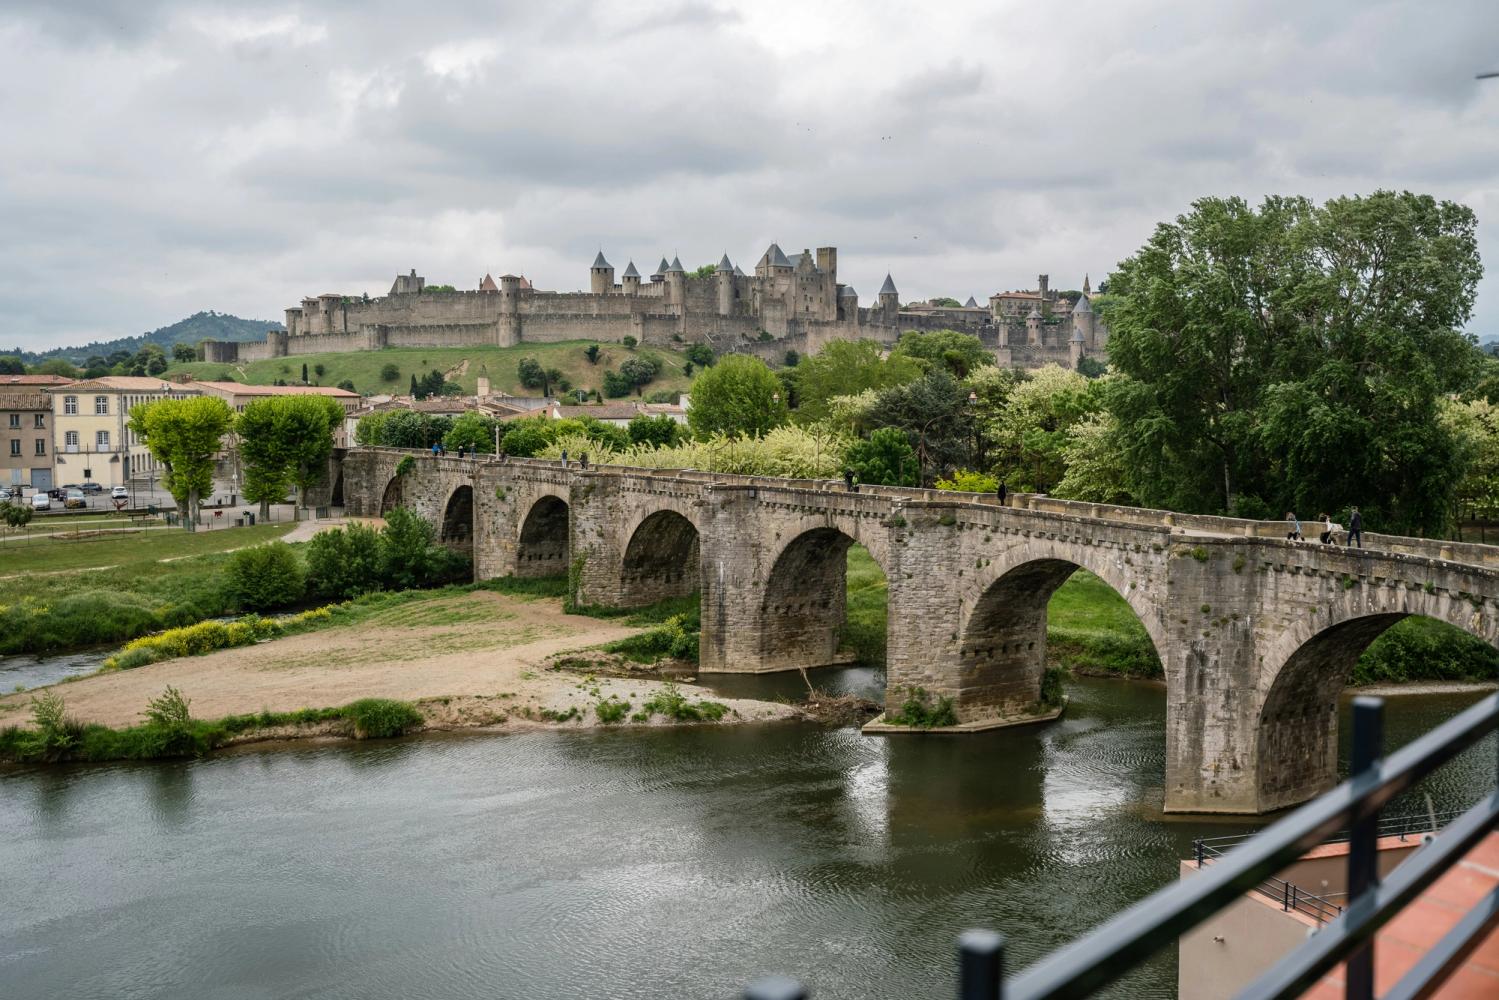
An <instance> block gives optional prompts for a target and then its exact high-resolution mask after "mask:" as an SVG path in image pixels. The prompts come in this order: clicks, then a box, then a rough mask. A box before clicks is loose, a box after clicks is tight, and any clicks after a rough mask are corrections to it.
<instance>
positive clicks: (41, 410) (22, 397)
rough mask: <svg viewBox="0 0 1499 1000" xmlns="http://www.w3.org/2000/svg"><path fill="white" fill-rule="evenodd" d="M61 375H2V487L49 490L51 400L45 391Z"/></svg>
mask: <svg viewBox="0 0 1499 1000" xmlns="http://www.w3.org/2000/svg"><path fill="white" fill-rule="evenodd" d="M72 381H73V380H72V379H70V378H64V377H63V376H61V375H0V486H11V487H16V486H30V487H32V488H33V489H38V490H50V489H51V488H52V487H53V485H54V483H53V480H52V453H53V448H52V400H50V399H48V398H47V394H46V393H45V392H44V391H43V390H44V389H46V388H49V387H51V386H55V385H67V384H69V383H70V382H72Z"/></svg>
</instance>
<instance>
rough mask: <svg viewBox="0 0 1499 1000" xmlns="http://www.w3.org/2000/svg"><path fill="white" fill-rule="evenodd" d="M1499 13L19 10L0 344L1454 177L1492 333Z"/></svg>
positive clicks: (986, 285) (92, 6)
mask: <svg viewBox="0 0 1499 1000" xmlns="http://www.w3.org/2000/svg"><path fill="white" fill-rule="evenodd" d="M1485 69H1499V3H1495V2H1494V0H1452V2H1446V3H1440V4H1438V3H1431V2H1420V0H1411V2H1389V3H1378V2H1371V0H1348V2H1333V0H1321V2H1316V3H1308V2H1306V0H1294V2H1291V0H1257V2H1244V3H1235V4H1228V3H1186V2H1181V3H1164V2H1156V3H1150V2H1133V3H1119V2H1117V0H1099V2H1076V3H1055V4H1040V3H1035V2H1027V3H1008V2H1007V3H994V2H992V0H990V2H976V3H953V2H944V3H921V4H917V3H911V4H906V3H889V2H879V0H859V2H841V0H840V2H832V3H822V2H816V0H802V2H798V3H782V2H776V0H757V2H755V3H750V4H739V3H726V2H718V0H713V2H709V0H661V2H657V0H644V2H639V3H632V4H628V5H617V6H616V5H608V4H596V3H587V2H582V0H548V2H545V3H535V2H532V3H494V4H482V3H478V4H476V3H473V2H472V0H470V2H467V3H448V2H445V0H429V2H426V3H422V4H417V5H412V4H410V3H406V2H403V3H390V2H385V0H369V2H364V0H361V2H352V0H351V2H348V3H322V4H283V3H270V4H258V3H253V2H251V3H237V4H234V5H232V6H223V7H217V6H214V5H209V4H202V3H186V2H173V0H96V2H85V0H69V2H67V3H66V4H59V3H56V2H55V0H37V2H29V0H20V2H18V0H8V2H7V3H6V4H5V6H4V8H3V9H0V125H3V136H4V142H3V149H4V155H3V156H0V213H3V214H0V219H3V221H0V303H3V305H4V315H3V320H0V324H3V325H0V346H11V345H15V344H18V343H19V344H20V345H22V346H25V347H29V348H37V349H39V348H45V347H51V346H61V345H64V344H70V343H79V342H83V341H87V340H92V339H98V338H109V337H116V336H124V335H130V334H135V333H140V332H142V331H144V330H148V329H151V328H154V327H157V326H160V325H163V324H165V323H169V322H172V321H174V320H177V319H180V318H181V317H183V316H185V315H187V314H189V313H192V312H195V311H197V310H199V309H217V310H220V311H224V312H232V313H236V314H238V315H241V316H253V317H259V318H266V319H279V318H280V317H281V310H282V309H284V308H285V307H286V306H289V305H294V304H295V303H296V302H297V301H299V300H300V299H301V298H302V296H304V295H309V294H317V293H320V292H330V291H337V292H346V293H359V292H366V291H367V292H369V293H370V294H372V295H378V294H383V293H384V292H385V291H386V289H388V288H389V286H390V282H391V279H392V277H393V276H394V275H395V274H396V273H397V272H405V271H406V270H408V269H410V268H413V267H414V268H416V270H417V271H418V273H420V274H423V275H425V276H426V277H427V278H428V280H429V281H433V282H444V283H452V284H454V285H457V286H459V287H460V288H463V287H467V288H472V287H474V286H475V285H476V284H477V282H478V280H479V278H480V277H481V276H482V275H483V274H484V273H485V271H492V272H493V273H495V274H500V273H503V272H506V271H510V272H516V273H524V274H526V275H527V276H528V277H530V278H531V279H532V280H533V281H535V283H536V285H537V287H538V288H550V289H558V290H573V289H577V288H581V287H585V286H586V284H587V268H588V264H589V263H590V261H591V260H592V257H593V254H594V252H595V251H596V250H597V249H599V248H600V247H602V248H603V249H604V252H605V254H606V255H607V256H608V257H609V259H610V261H611V262H612V263H613V264H614V265H615V267H616V269H618V270H623V268H624V265H625V263H626V261H628V260H630V259H632V258H633V259H634V261H635V263H636V265H637V266H639V267H640V268H641V270H642V271H649V270H650V269H651V267H653V266H654V264H655V263H656V261H657V259H658V258H659V257H661V256H662V255H663V254H664V255H666V256H668V257H670V256H671V255H673V254H680V256H681V258H682V262H683V263H684V264H685V265H687V266H688V267H695V266H697V265H699V264H703V263H708V262H714V261H717V260H718V257H719V255H720V254H722V253H724V252H725V251H727V252H728V254H729V255H730V257H731V258H732V259H733V260H734V261H735V262H736V263H741V264H743V265H744V266H745V268H746V270H748V268H749V267H750V266H751V265H753V263H754V261H755V259H756V258H757V257H758V256H759V254H760V253H761V251H763V250H764V248H765V246H766V244H768V243H769V242H770V241H771V240H776V241H779V242H780V244H781V246H782V247H783V248H784V249H786V250H787V251H788V252H790V251H795V250H800V249H802V248H803V247H815V246H817V245H819V244H832V245H836V246H837V247H838V248H839V272H840V276H841V278H842V280H844V281H846V282H849V283H851V284H853V285H854V286H855V287H856V288H857V289H858V290H859V292H860V296H861V300H862V301H863V302H864V303H865V304H869V303H870V302H871V301H872V299H873V295H874V292H875V291H876V290H877V289H878V287H879V285H880V282H881V281H882V280H883V277H884V274H885V272H886V271H887V270H889V271H891V272H892V273H893V274H894V277H895V281H896V284H897V285H898V287H899V288H900V291H901V296H902V298H903V299H908V300H909V299H916V298H925V297H928V296H932V295H952V296H955V297H958V298H966V297H967V296H969V295H975V296H978V297H979V298H980V299H981V300H982V299H983V298H984V297H985V296H987V295H989V294H990V293H992V292H995V291H999V290H1004V289H1008V288H1018V287H1028V286H1030V285H1031V284H1032V283H1033V282H1034V279H1035V275H1036V274H1037V273H1038V272H1040V271H1045V272H1048V273H1049V274H1050V275H1051V279H1052V284H1053V285H1054V286H1057V287H1063V288H1070V287H1077V286H1078V285H1080V284H1081V282H1082V276H1083V273H1084V272H1085V271H1086V272H1091V274H1092V276H1093V279H1094V282H1095V283H1096V282H1097V281H1098V279H1099V277H1100V276H1102V275H1104V274H1106V273H1107V272H1108V271H1109V270H1111V269H1112V268H1113V266H1114V265H1115V263H1117V262H1118V261H1119V260H1120V259H1121V258H1123V257H1125V256H1127V255H1128V254H1130V253H1131V252H1132V251H1133V250H1134V249H1136V248H1137V247H1138V246H1139V245H1140V244H1141V243H1142V242H1143V241H1144V239H1145V238H1146V237H1147V236H1148V235H1149V233H1150V230H1151V228H1152V227H1153V226H1154V225H1155V223H1157V222H1158V221H1161V220H1163V219H1168V218H1171V217H1173V216H1175V215H1176V214H1177V213H1179V212H1181V211H1183V210H1184V209H1185V208H1186V207H1187V205H1188V203H1189V202H1190V201H1191V199H1192V198H1194V197H1197V196H1200V195H1207V194H1220V195H1229V194H1239V195H1243V196H1245V197H1247V198H1249V199H1251V200H1258V199H1259V198H1260V197H1261V196H1263V195H1265V194H1268V193H1282V194H1306V195H1309V196H1312V197H1315V198H1318V199H1322V198H1326V197H1329V196H1333V195H1337V194H1344V193H1360V192H1368V191H1372V190H1374V189H1376V188H1379V187H1390V188H1397V189H1402V188H1408V189H1411V190H1416V191H1422V192H1427V193H1430V194H1433V195H1437V196H1439V197H1443V198H1451V199H1455V200H1458V201H1461V202H1464V203H1466V204H1467V205H1469V206H1471V207H1472V208H1473V210H1474V211H1475V212H1476V213H1477V214H1478V218H1479V227H1480V228H1479V236H1480V246H1481V249H1482V251H1483V255H1484V258H1485V261H1486V262H1488V263H1489V269H1490V272H1491V273H1492V274H1493V276H1492V277H1489V278H1487V279H1485V281H1484V283H1483V285H1482V286H1480V290H1479V298H1478V306H1477V314H1476V316H1475V317H1474V321H1473V323H1472V324H1471V329H1472V330H1473V331H1474V332H1475V333H1479V334H1481V335H1491V334H1492V335H1499V80H1494V81H1490V82H1488V83H1486V84H1485V83H1480V82H1475V81H1474V79H1473V75H1474V73H1475V72H1477V71H1480V70H1485Z"/></svg>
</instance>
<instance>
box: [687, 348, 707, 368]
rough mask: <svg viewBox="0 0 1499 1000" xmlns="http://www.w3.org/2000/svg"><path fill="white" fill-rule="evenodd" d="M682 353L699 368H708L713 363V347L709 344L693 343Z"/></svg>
mask: <svg viewBox="0 0 1499 1000" xmlns="http://www.w3.org/2000/svg"><path fill="white" fill-rule="evenodd" d="M682 354H683V355H685V356H686V358H687V360H688V361H691V362H692V363H693V364H695V365H697V366H698V367H699V368H707V367H708V366H709V365H711V364H713V360H714V358H713V348H712V347H710V346H709V345H707V344H692V345H690V346H689V347H688V348H687V350H685V351H683V352H682Z"/></svg>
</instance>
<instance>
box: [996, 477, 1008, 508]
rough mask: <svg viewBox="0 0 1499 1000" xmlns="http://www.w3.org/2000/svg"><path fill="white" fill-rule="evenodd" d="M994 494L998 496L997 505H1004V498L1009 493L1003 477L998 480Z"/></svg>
mask: <svg viewBox="0 0 1499 1000" xmlns="http://www.w3.org/2000/svg"><path fill="white" fill-rule="evenodd" d="M994 495H995V496H997V497H999V505H1000V506H1001V507H1003V506H1004V505H1005V498H1006V497H1008V496H1009V495H1010V491H1009V490H1007V489H1005V481H1004V480H1003V479H1001V480H1000V481H999V486H998V487H996V488H995V490H994Z"/></svg>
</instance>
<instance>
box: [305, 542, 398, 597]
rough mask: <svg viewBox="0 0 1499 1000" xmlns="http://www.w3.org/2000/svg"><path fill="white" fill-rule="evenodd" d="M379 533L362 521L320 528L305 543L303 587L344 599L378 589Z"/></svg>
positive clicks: (324, 595) (320, 593)
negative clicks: (305, 560)
mask: <svg viewBox="0 0 1499 1000" xmlns="http://www.w3.org/2000/svg"><path fill="white" fill-rule="evenodd" d="M380 552H381V550H380V535H379V533H378V532H376V531H375V530H374V529H373V528H370V527H368V526H366V525H363V524H349V525H346V526H344V527H342V528H335V529H334V530H332V531H320V532H318V533H317V534H316V535H313V536H312V538H311V539H310V540H309V541H308V542H307V589H309V590H310V591H311V592H312V593H314V594H316V595H318V596H319V597H325V598H329V599H332V600H340V601H341V600H347V599H348V598H350V597H356V596H358V595H359V594H363V593H366V592H368V591H371V590H379V589H380V558H381V555H380Z"/></svg>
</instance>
